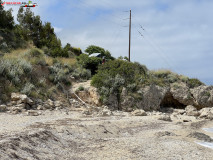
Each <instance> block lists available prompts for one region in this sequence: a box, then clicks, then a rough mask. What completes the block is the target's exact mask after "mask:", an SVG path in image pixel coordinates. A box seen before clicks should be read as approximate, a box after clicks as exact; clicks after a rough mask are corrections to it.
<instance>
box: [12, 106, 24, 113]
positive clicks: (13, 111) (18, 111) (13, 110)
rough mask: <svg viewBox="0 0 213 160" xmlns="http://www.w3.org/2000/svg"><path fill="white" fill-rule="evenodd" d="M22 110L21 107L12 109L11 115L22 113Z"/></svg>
mask: <svg viewBox="0 0 213 160" xmlns="http://www.w3.org/2000/svg"><path fill="white" fill-rule="evenodd" d="M21 111H22V110H21V109H20V108H19V107H11V108H10V113H12V114H18V113H20V112H21Z"/></svg>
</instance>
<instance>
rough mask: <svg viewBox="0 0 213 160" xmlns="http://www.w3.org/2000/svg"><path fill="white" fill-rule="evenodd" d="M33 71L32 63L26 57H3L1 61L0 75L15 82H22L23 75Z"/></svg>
mask: <svg viewBox="0 0 213 160" xmlns="http://www.w3.org/2000/svg"><path fill="white" fill-rule="evenodd" d="M31 72H32V65H31V64H30V63H28V62H27V61H26V60H24V59H2V60H1V61H0V75H1V76H3V77H5V78H6V79H8V80H10V81H11V82H13V83H14V84H18V83H19V82H20V78H21V76H23V75H25V76H26V75H29V74H30V73H31Z"/></svg>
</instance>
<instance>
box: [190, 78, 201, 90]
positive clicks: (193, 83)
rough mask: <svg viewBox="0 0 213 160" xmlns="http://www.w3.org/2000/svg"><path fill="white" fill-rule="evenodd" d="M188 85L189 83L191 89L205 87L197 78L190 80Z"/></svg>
mask: <svg viewBox="0 0 213 160" xmlns="http://www.w3.org/2000/svg"><path fill="white" fill-rule="evenodd" d="M187 83H188V86H189V88H195V87H199V86H201V85H203V83H202V82H201V81H200V80H198V79H197V78H191V79H189V80H188V82H187Z"/></svg>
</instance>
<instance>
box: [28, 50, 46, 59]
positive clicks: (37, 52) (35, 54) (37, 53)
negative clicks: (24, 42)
mask: <svg viewBox="0 0 213 160" xmlns="http://www.w3.org/2000/svg"><path fill="white" fill-rule="evenodd" d="M29 54H30V56H31V57H42V56H44V54H43V53H42V51H41V50H40V49H38V48H33V49H31V50H30V53H29Z"/></svg>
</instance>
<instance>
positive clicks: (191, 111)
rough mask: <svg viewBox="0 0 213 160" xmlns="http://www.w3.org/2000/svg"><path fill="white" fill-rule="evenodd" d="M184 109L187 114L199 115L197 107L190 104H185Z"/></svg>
mask: <svg viewBox="0 0 213 160" xmlns="http://www.w3.org/2000/svg"><path fill="white" fill-rule="evenodd" d="M185 110H186V114H187V115H188V116H199V115H200V113H199V112H198V111H197V109H196V108H195V107H194V106H192V105H189V106H187V107H186V109H185Z"/></svg>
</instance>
